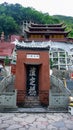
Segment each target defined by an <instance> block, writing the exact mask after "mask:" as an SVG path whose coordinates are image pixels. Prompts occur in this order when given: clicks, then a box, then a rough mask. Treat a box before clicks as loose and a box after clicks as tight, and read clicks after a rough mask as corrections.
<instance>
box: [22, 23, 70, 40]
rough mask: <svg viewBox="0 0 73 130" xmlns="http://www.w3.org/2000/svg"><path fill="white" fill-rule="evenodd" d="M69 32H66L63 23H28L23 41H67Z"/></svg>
mask: <svg viewBox="0 0 73 130" xmlns="http://www.w3.org/2000/svg"><path fill="white" fill-rule="evenodd" d="M69 32H70V31H66V25H64V23H59V24H35V23H28V24H26V27H25V29H24V35H25V40H29V41H32V40H34V41H49V40H52V41H61V42H64V41H67V36H68V34H69Z"/></svg>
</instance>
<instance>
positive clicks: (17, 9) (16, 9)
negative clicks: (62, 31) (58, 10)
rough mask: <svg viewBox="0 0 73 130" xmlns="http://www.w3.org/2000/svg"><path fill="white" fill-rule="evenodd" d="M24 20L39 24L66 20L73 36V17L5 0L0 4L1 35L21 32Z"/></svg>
mask: <svg viewBox="0 0 73 130" xmlns="http://www.w3.org/2000/svg"><path fill="white" fill-rule="evenodd" d="M23 21H24V22H26V21H27V22H30V21H31V22H34V23H39V24H57V23H60V22H62V21H64V22H65V24H67V29H68V30H69V29H72V32H71V33H70V37H73V23H72V21H73V18H72V17H66V16H60V15H55V16H50V15H49V14H48V13H42V12H39V11H37V10H35V9H34V8H30V7H27V8H26V7H23V6H22V5H20V4H18V3H16V4H8V3H6V2H4V3H2V4H0V35H1V33H2V32H4V33H5V35H6V36H8V35H11V34H19V33H21V26H22V24H23Z"/></svg>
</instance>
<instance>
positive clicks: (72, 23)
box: [53, 15, 73, 37]
mask: <svg viewBox="0 0 73 130" xmlns="http://www.w3.org/2000/svg"><path fill="white" fill-rule="evenodd" d="M53 17H54V18H56V19H58V20H59V21H63V22H64V23H65V24H66V25H67V29H68V30H71V33H70V37H73V17H70V16H63V15H54V16H53Z"/></svg>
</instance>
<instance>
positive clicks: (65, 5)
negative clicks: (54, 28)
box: [0, 0, 73, 17]
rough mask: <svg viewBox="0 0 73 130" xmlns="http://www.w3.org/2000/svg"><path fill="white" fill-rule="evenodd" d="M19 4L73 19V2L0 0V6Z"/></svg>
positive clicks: (60, 0) (63, 0) (71, 0)
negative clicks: (3, 4) (5, 3)
mask: <svg viewBox="0 0 73 130" xmlns="http://www.w3.org/2000/svg"><path fill="white" fill-rule="evenodd" d="M4 2H7V3H13V4H15V3H19V4H21V5H22V6H24V7H32V8H34V9H36V10H37V11H41V12H42V13H49V15H65V16H72V17H73V0H0V4H2V3H4Z"/></svg>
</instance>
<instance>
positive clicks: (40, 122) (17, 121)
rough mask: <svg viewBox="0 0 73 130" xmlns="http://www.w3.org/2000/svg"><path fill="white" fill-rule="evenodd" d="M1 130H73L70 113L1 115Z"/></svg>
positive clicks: (72, 117) (72, 119) (72, 120)
mask: <svg viewBox="0 0 73 130" xmlns="http://www.w3.org/2000/svg"><path fill="white" fill-rule="evenodd" d="M0 130H73V116H72V115H71V114H69V113H41V114H39V113H38V114H37V113H36V114H35V113H30V114H29V113H0Z"/></svg>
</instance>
